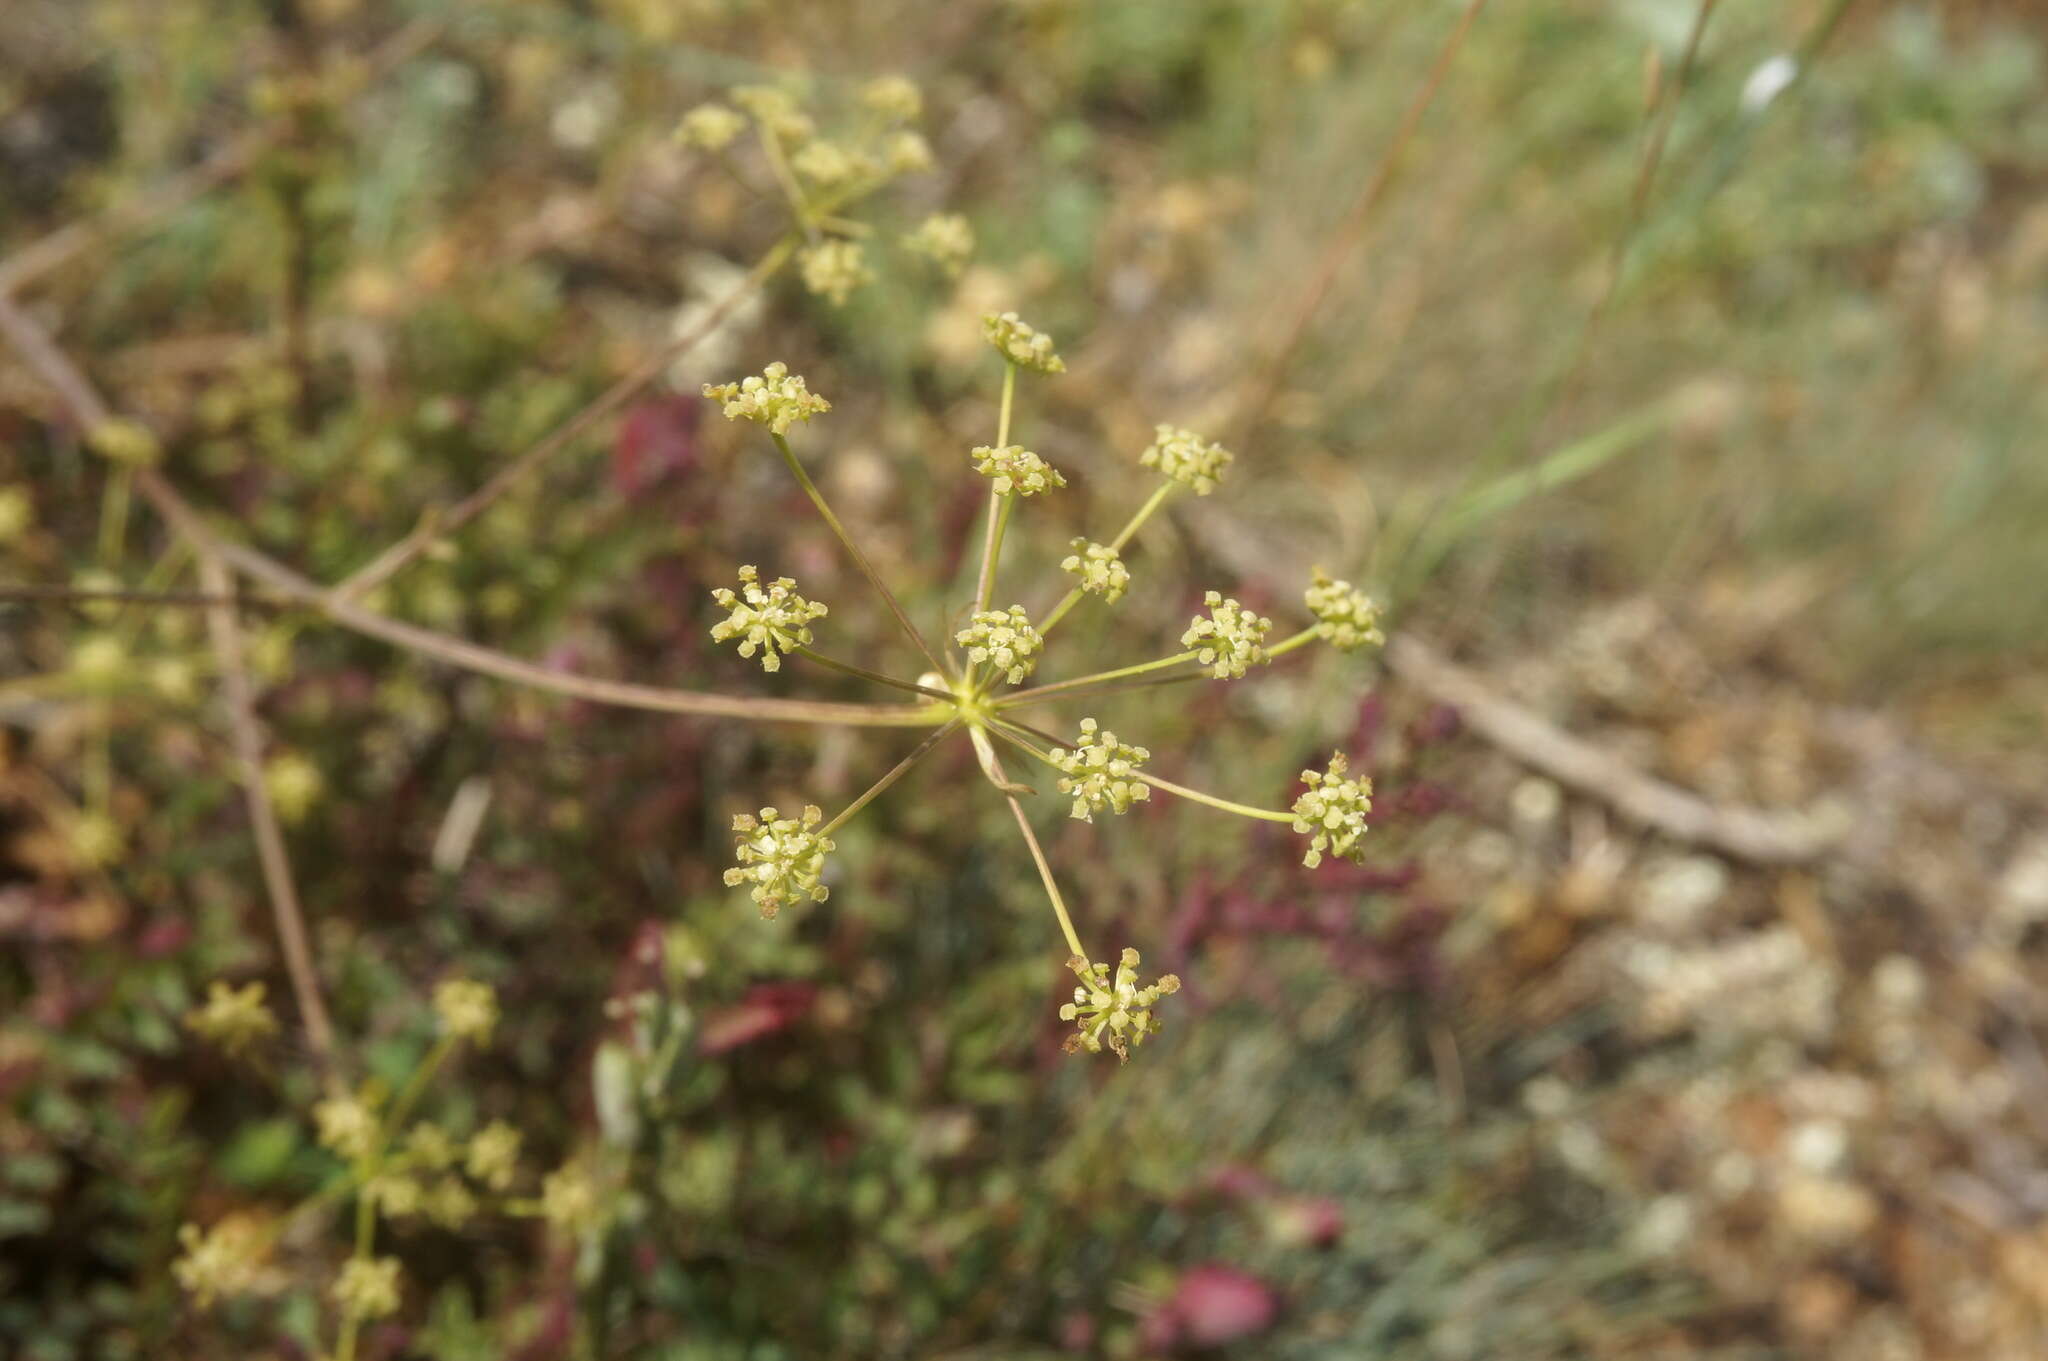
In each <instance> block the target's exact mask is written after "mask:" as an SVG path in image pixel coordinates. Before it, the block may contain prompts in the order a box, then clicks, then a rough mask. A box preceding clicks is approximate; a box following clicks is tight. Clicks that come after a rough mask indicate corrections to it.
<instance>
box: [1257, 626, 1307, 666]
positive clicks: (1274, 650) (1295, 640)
mask: <svg viewBox="0 0 2048 1361" xmlns="http://www.w3.org/2000/svg"><path fill="white" fill-rule="evenodd" d="M1315 640H1316V626H1315V625H1314V624H1311V625H1309V626H1308V627H1307V628H1305V629H1303V630H1302V631H1301V632H1299V633H1297V634H1295V635H1294V636H1293V637H1292V638H1288V639H1285V640H1283V641H1281V642H1278V643H1275V644H1273V646H1271V647H1269V648H1267V649H1266V660H1267V661H1269V662H1270V661H1272V660H1273V659H1274V658H1275V657H1281V656H1285V655H1286V654H1287V653H1289V652H1292V651H1294V649H1296V648H1298V647H1301V646H1304V645H1305V644H1308V643H1312V642H1314V641H1315Z"/></svg>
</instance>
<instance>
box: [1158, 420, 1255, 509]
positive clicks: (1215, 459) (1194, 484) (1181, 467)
mask: <svg viewBox="0 0 2048 1361" xmlns="http://www.w3.org/2000/svg"><path fill="white" fill-rule="evenodd" d="M1152 436H1153V437H1152V443H1151V444H1150V445H1148V446H1146V449H1145V452H1144V453H1142V454H1139V455H1138V462H1140V463H1142V464H1144V465H1145V466H1146V467H1147V468H1157V469H1158V470H1159V471H1160V472H1161V473H1162V474H1163V475H1165V476H1167V477H1170V478H1172V479H1173V480H1174V481H1176V482H1178V483H1180V484H1181V485H1182V486H1184V487H1187V488H1189V489H1191V490H1192V491H1193V492H1194V493H1195V495H1197V496H1207V495H1208V494H1209V493H1210V492H1212V491H1215V490H1216V484H1217V483H1218V482H1220V481H1221V480H1222V478H1223V470H1224V469H1225V468H1227V467H1229V466H1230V461H1231V459H1232V457H1233V455H1232V454H1231V452H1230V451H1229V450H1228V449H1225V448H1224V447H1223V446H1222V445H1220V444H1211V443H1210V442H1209V441H1207V440H1205V439H1203V438H1202V437H1201V436H1200V435H1197V434H1196V433H1195V432H1194V431H1192V430H1182V429H1179V428H1178V427H1175V426H1171V425H1161V426H1158V427H1156V428H1155V429H1154V430H1153V432H1152Z"/></svg>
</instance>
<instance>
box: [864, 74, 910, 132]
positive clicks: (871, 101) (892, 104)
mask: <svg viewBox="0 0 2048 1361" xmlns="http://www.w3.org/2000/svg"><path fill="white" fill-rule="evenodd" d="M860 102H861V107H863V108H866V109H871V110H873V111H874V112H876V113H878V114H880V115H882V117H884V118H886V119H889V120H890V121H891V122H895V123H908V122H910V121H911V120H912V119H914V118H916V117H917V116H918V115H919V114H920V113H922V112H924V95H923V94H921V93H920V92H919V91H918V88H917V86H916V85H915V84H914V83H913V82H911V81H910V80H909V79H907V78H906V77H903V76H877V77H876V78H875V79H873V80H871V81H869V82H868V83H867V84H865V85H863V86H861V88H860Z"/></svg>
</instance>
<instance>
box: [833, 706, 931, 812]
mask: <svg viewBox="0 0 2048 1361" xmlns="http://www.w3.org/2000/svg"><path fill="white" fill-rule="evenodd" d="M959 726H960V720H959V719H957V718H956V719H954V720H953V721H952V722H951V723H948V724H947V725H946V726H945V727H943V728H940V729H938V730H936V731H935V732H933V733H932V735H931V736H930V737H927V738H925V739H924V741H922V742H920V743H918V744H917V748H916V750H914V751H912V752H911V753H910V755H908V756H906V757H904V758H903V759H902V760H900V761H898V762H897V763H896V764H895V765H894V766H892V767H890V769H889V773H888V774H886V775H884V776H883V777H882V778H881V779H879V780H877V781H875V782H874V784H872V785H870V786H869V787H868V792H867V793H865V794H863V795H861V796H860V797H859V798H857V799H855V800H854V801H853V802H852V803H849V804H847V805H846V807H844V808H842V809H841V810H840V811H839V816H838V817H835V818H833V819H832V820H831V821H830V822H828V823H826V824H825V825H824V826H823V827H820V828H819V829H818V835H819V836H830V835H832V833H834V832H836V831H838V830H839V829H840V828H841V827H842V826H844V825H845V824H846V823H847V822H848V821H849V820H850V819H851V818H852V817H853V815H854V814H855V813H858V812H859V811H860V810H861V809H863V808H865V807H867V806H868V805H869V804H870V803H873V802H874V801H875V798H876V796H877V795H879V794H880V793H881V792H882V791H883V790H885V789H887V788H888V787H889V786H890V785H892V784H895V783H896V782H897V781H898V780H900V779H902V778H903V777H904V776H905V775H908V774H909V773H910V769H911V767H912V766H915V765H916V764H917V763H918V762H919V761H922V760H923V759H924V758H925V756H926V755H927V754H928V753H929V752H930V751H931V749H932V748H933V747H936V746H937V745H939V743H940V742H942V741H944V740H945V739H946V738H947V737H949V736H951V735H952V733H953V731H954V730H955V729H956V728H958V727H959Z"/></svg>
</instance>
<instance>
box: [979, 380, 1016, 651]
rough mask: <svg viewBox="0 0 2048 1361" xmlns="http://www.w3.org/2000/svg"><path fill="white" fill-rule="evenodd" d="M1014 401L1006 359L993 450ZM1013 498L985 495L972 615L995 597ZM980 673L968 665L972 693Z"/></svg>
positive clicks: (1005, 435)
mask: <svg viewBox="0 0 2048 1361" xmlns="http://www.w3.org/2000/svg"><path fill="white" fill-rule="evenodd" d="M1016 400H1017V366H1016V364H1014V363H1012V362H1011V361H1010V359H1009V358H1008V357H1007V356H1006V357H1005V358H1004V360H1003V398H1002V402H1001V404H1000V405H999V406H998V407H997V409H996V448H997V449H1004V448H1007V447H1008V446H1009V443H1010V413H1011V411H1012V410H1013V409H1014V407H1015V405H1016ZM1015 499H1016V498H1015V497H1014V495H1012V496H1005V495H1003V494H1002V493H1001V492H999V491H996V490H995V489H994V488H993V487H991V488H990V489H989V493H988V534H987V535H986V537H984V538H983V539H982V541H981V579H980V581H979V582H977V583H976V585H975V588H974V601H975V604H974V611H975V613H976V614H979V613H981V612H982V611H983V610H986V609H987V608H988V602H989V600H990V599H991V598H992V597H993V596H994V595H995V593H996V562H997V559H998V558H1000V557H1001V556H1002V551H1003V531H1004V530H1006V529H1008V528H1009V525H1010V508H1011V506H1012V505H1013V504H1014V502H1015ZM980 671H981V666H980V664H979V663H975V662H970V663H968V665H967V683H968V688H969V689H973V688H974V684H975V679H976V677H977V675H978V674H979V673H980Z"/></svg>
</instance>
